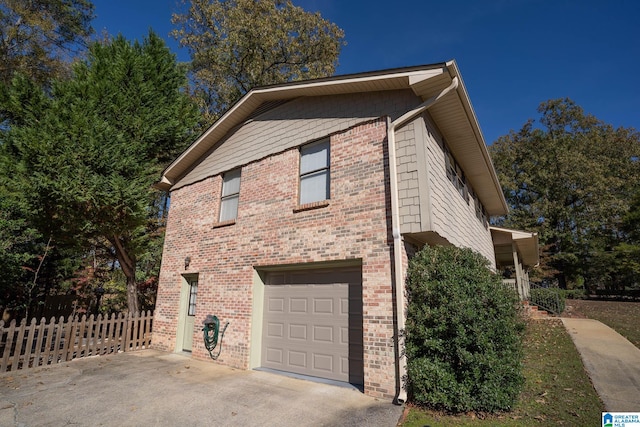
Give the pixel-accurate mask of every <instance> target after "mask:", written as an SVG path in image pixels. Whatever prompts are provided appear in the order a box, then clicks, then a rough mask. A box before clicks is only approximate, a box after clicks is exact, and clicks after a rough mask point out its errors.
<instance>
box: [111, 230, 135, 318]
mask: <svg viewBox="0 0 640 427" xmlns="http://www.w3.org/2000/svg"><path fill="white" fill-rule="evenodd" d="M110 240H111V244H112V245H113V247H114V248H115V250H116V258H118V262H119V263H120V268H122V272H123V273H124V275H125V277H126V278H127V308H128V310H129V313H138V310H139V308H138V286H137V285H136V259H135V257H134V256H133V255H130V254H129V253H128V252H127V249H126V248H125V244H124V242H123V241H122V240H123V238H122V237H121V236H113V237H112V238H111V239H110Z"/></svg>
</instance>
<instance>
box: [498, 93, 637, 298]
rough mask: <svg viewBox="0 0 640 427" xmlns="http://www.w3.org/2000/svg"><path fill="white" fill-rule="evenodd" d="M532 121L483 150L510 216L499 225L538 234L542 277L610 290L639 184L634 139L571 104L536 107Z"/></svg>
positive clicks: (562, 101)
mask: <svg viewBox="0 0 640 427" xmlns="http://www.w3.org/2000/svg"><path fill="white" fill-rule="evenodd" d="M538 112H539V113H540V114H541V118H540V119H539V122H538V123H536V122H534V121H533V120H529V121H528V122H527V123H526V124H525V125H524V126H523V127H522V129H521V130H520V131H518V132H514V131H512V132H511V133H509V134H508V135H505V136H502V137H500V138H499V139H498V140H497V141H496V142H495V143H494V144H493V145H492V146H491V147H490V152H491V155H492V158H493V162H494V165H495V167H496V170H497V172H498V176H499V179H500V182H501V184H502V187H503V191H504V194H505V197H506V199H507V202H508V203H509V205H510V208H511V212H510V213H509V215H508V216H507V217H506V218H503V219H502V223H503V224H504V225H506V226H510V227H514V228H522V229H527V230H532V231H537V232H539V235H540V241H541V244H542V247H543V254H542V257H541V266H542V269H541V271H542V274H543V278H545V277H546V278H547V279H551V278H552V279H557V280H558V281H559V283H560V285H561V286H563V287H564V286H567V284H571V283H573V282H576V281H578V282H579V281H581V280H582V279H583V278H584V279H585V280H587V282H588V284H589V285H591V286H595V285H605V286H611V285H612V283H613V282H612V281H615V280H616V279H615V277H616V272H615V271H612V266H613V265H612V264H611V263H610V257H611V253H612V250H613V248H614V247H615V246H616V245H618V244H619V243H620V242H621V241H623V240H624V238H625V235H624V233H623V232H622V231H621V219H622V217H623V215H624V214H625V213H626V211H627V210H628V207H629V198H630V195H631V194H632V193H633V189H634V187H635V186H636V185H637V182H638V180H639V179H640V162H638V157H639V155H640V134H638V133H637V132H636V131H635V130H633V129H627V128H622V127H621V128H617V129H614V128H613V127H612V126H611V125H609V124H606V123H603V122H602V121H600V120H597V119H596V118H595V117H593V116H591V115H589V114H585V113H584V112H583V110H582V109H581V108H580V107H579V106H577V105H576V104H575V103H574V102H573V101H571V100H570V99H556V100H550V101H547V102H543V103H542V104H540V107H539V108H538Z"/></svg>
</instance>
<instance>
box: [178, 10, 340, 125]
mask: <svg viewBox="0 0 640 427" xmlns="http://www.w3.org/2000/svg"><path fill="white" fill-rule="evenodd" d="M183 5H185V6H186V5H188V8H186V10H183V11H182V13H178V14H174V15H173V19H172V21H173V23H174V24H175V25H176V26H177V27H178V28H177V29H176V30H174V31H173V33H172V35H173V37H175V38H176V39H178V40H179V41H180V44H181V45H182V46H185V47H187V48H188V49H189V52H190V54H191V59H192V63H191V77H192V83H193V92H194V95H195V97H196V99H197V100H198V101H199V104H200V107H201V109H202V110H203V111H204V112H205V121H206V124H211V123H212V122H213V121H215V120H216V119H217V118H218V117H219V116H220V115H221V114H222V113H224V111H226V110H227V109H228V108H229V107H230V106H231V105H233V103H235V102H236V101H237V100H238V99H239V98H240V97H242V95H244V94H245V93H246V92H247V91H249V90H250V89H251V88H253V87H256V86H263V85H269V84H276V83H283V82H288V81H293V80H304V79H310V78H317V77H326V76H329V75H331V74H333V73H334V71H335V68H336V65H337V60H338V56H339V54H340V49H341V47H342V45H343V41H342V40H343V37H344V33H343V31H342V30H341V29H340V28H338V27H337V26H336V25H335V24H333V23H331V22H329V21H327V20H325V19H323V18H322V17H321V16H320V14H319V13H309V12H306V11H304V10H303V9H302V8H300V7H296V6H294V5H293V4H292V3H291V1H290V0H190V1H189V0H183Z"/></svg>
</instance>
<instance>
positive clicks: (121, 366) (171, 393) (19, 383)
mask: <svg viewBox="0 0 640 427" xmlns="http://www.w3.org/2000/svg"><path fill="white" fill-rule="evenodd" d="M402 410H403V408H402V407H401V406H396V405H393V404H392V403H391V402H390V401H381V400H376V399H373V398H371V397H369V396H365V395H364V394H362V393H361V392H360V391H358V390H355V389H353V388H345V387H338V386H335V385H328V384H321V383H316V382H311V381H306V380H301V379H296V378H289V377H285V376H282V375H277V374H273V373H268V372H258V371H244V370H238V369H232V368H228V367H225V366H220V365H217V364H215V363H214V362H212V361H197V360H192V359H191V358H188V357H185V356H182V355H179V354H170V353H163V352H159V351H155V350H142V351H138V352H132V353H120V354H116V355H110V356H99V357H90V358H86V359H77V360H74V361H71V362H65V363H60V364H58V365H54V366H46V367H40V368H35V369H28V370H20V371H16V372H7V373H3V374H0V426H3V427H4V426H12V427H36V426H52V427H53V426H56V427H57V426H66V425H74V426H136V427H138V426H158V427H165V426H166V427H173V426H185V427H187V426H207V427H208V426H279V427H280V426H295V427H298V426H388V427H394V426H396V425H397V423H398V420H399V418H400V416H401V415H402Z"/></svg>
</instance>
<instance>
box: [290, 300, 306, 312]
mask: <svg viewBox="0 0 640 427" xmlns="http://www.w3.org/2000/svg"><path fill="white" fill-rule="evenodd" d="M307 306H308V304H307V298H289V312H290V313H301V314H307Z"/></svg>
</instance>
